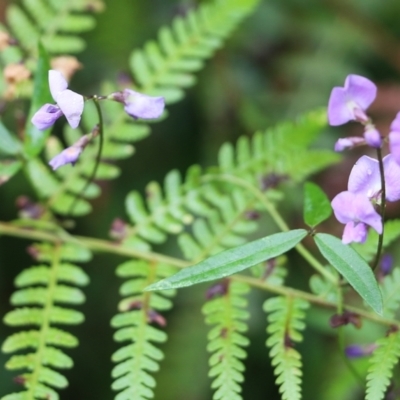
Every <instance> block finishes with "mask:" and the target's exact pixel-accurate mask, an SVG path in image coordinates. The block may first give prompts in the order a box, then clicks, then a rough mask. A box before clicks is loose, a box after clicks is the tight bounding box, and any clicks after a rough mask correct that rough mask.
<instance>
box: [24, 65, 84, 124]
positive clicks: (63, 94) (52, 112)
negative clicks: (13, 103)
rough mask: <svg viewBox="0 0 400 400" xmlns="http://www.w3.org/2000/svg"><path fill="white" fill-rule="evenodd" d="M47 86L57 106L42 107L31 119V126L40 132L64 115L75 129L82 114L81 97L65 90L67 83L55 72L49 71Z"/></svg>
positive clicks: (82, 103) (47, 105)
mask: <svg viewBox="0 0 400 400" xmlns="http://www.w3.org/2000/svg"><path fill="white" fill-rule="evenodd" d="M49 86H50V93H51V95H52V97H53V99H54V101H55V102H56V103H57V105H53V104H45V105H44V106H42V107H41V108H40V109H39V110H38V111H37V112H36V113H35V115H34V116H33V117H32V123H33V125H35V126H36V128H38V129H40V130H44V129H47V128H50V127H51V126H52V125H53V124H54V123H55V121H56V120H57V119H58V118H59V117H61V115H63V114H64V115H65V117H66V118H67V121H68V123H69V124H70V125H71V128H74V129H75V128H76V127H77V126H78V125H79V122H80V120H81V115H82V112H83V105H84V99H83V96H82V95H80V94H78V93H75V92H73V91H72V90H69V89H67V87H68V82H67V81H66V80H65V78H64V77H63V75H62V74H61V72H59V71H56V70H52V69H51V70H50V71H49Z"/></svg>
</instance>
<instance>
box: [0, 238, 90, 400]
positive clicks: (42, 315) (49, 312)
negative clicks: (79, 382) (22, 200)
mask: <svg viewBox="0 0 400 400" xmlns="http://www.w3.org/2000/svg"><path fill="white" fill-rule="evenodd" d="M30 252H31V254H34V256H35V258H36V259H37V260H38V261H40V262H42V263H43V264H40V265H35V266H33V267H31V268H29V269H26V270H24V271H22V272H21V273H20V274H19V275H18V276H17V278H16V280H15V284H16V286H17V287H18V290H17V291H16V292H15V293H14V294H13V295H12V297H11V303H12V304H13V305H15V306H17V307H18V308H16V309H15V310H13V311H10V312H9V313H8V314H6V316H5V317H4V322H5V323H6V324H8V325H11V326H15V327H23V326H29V325H33V326H35V327H37V328H35V329H29V330H23V331H21V332H18V333H15V334H13V335H11V336H9V337H8V338H7V339H6V340H5V342H4V344H3V347H2V351H3V352H5V353H14V352H17V351H18V352H20V351H24V352H26V351H27V349H30V348H33V351H31V352H28V353H26V354H17V355H13V356H12V357H11V358H10V360H9V361H8V362H7V364H6V368H8V369H10V370H21V369H22V370H25V372H24V373H23V374H22V375H19V376H18V377H17V378H16V381H17V382H18V383H20V384H21V385H23V386H24V387H25V391H23V392H18V393H13V394H10V395H7V396H4V397H3V398H2V400H24V399H42V398H47V399H52V400H56V399H58V398H59V397H58V394H57V392H56V391H55V390H54V389H53V388H55V389H62V388H65V387H66V386H67V385H68V382H67V380H66V378H65V377H64V376H63V375H62V374H61V373H60V372H58V371H56V370H57V369H65V368H71V367H72V365H73V361H72V359H71V358H70V357H69V356H68V355H66V354H65V353H64V351H62V350H60V347H67V348H68V347H75V346H77V344H78V339H77V338H76V337H75V336H73V335H71V334H70V333H68V332H66V331H64V330H61V329H59V328H57V327H55V325H75V324H79V323H81V322H82V321H83V320H84V316H83V314H82V313H81V312H79V311H77V310H74V309H71V308H66V307H65V306H60V305H58V304H62V305H64V304H69V305H77V304H81V303H82V302H84V300H85V296H84V294H83V293H82V291H81V290H80V289H78V288H77V287H75V286H84V285H87V284H88V282H89V278H88V276H87V275H86V273H85V272H84V271H83V270H82V269H81V268H80V267H78V266H77V265H75V264H71V263H70V261H72V262H77V261H80V262H82V261H87V260H88V259H89V258H90V253H89V252H88V251H87V250H85V249H84V248H81V247H77V246H76V245H61V244H54V245H53V244H49V243H41V244H37V245H34V246H32V247H31V248H30Z"/></svg>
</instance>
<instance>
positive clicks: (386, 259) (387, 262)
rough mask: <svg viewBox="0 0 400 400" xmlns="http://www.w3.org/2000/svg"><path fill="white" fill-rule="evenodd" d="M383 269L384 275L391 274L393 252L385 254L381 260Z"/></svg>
mask: <svg viewBox="0 0 400 400" xmlns="http://www.w3.org/2000/svg"><path fill="white" fill-rule="evenodd" d="M380 267H381V271H382V273H383V275H384V276H385V275H389V274H390V271H391V270H392V267H393V257H392V255H391V254H388V253H387V254H384V255H383V256H382V260H381V266H380Z"/></svg>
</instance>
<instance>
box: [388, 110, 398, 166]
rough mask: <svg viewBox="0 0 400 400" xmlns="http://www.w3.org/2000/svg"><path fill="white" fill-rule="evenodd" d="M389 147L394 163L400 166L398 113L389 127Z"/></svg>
mask: <svg viewBox="0 0 400 400" xmlns="http://www.w3.org/2000/svg"><path fill="white" fill-rule="evenodd" d="M389 147H390V152H391V153H392V155H393V157H394V159H395V161H396V163H397V164H399V165H400V112H399V113H397V115H396V118H395V119H394V120H393V122H392V124H391V125H390V132H389Z"/></svg>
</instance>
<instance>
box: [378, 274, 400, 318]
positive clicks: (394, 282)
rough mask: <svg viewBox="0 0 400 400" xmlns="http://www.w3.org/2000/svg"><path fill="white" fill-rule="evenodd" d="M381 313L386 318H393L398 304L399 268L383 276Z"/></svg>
mask: <svg viewBox="0 0 400 400" xmlns="http://www.w3.org/2000/svg"><path fill="white" fill-rule="evenodd" d="M381 292H382V300H383V315H384V316H385V317H387V318H395V315H396V313H397V312H398V310H399V305H400V268H398V267H397V268H394V269H393V271H392V272H391V273H390V274H389V275H387V276H385V278H384V280H383V282H382V284H381Z"/></svg>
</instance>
